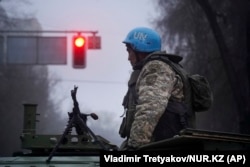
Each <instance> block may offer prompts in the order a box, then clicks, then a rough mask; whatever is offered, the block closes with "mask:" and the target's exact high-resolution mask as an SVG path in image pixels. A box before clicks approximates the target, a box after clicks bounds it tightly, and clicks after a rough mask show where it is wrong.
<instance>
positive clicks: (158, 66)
mask: <svg viewBox="0 0 250 167" xmlns="http://www.w3.org/2000/svg"><path fill="white" fill-rule="evenodd" d="M133 85H134V86H133ZM129 88H130V89H129V91H128V93H127V95H126V96H125V99H126V98H127V99H128V100H127V102H126V104H125V105H124V106H125V108H127V112H126V120H125V129H126V130H125V131H126V132H125V135H124V136H123V137H128V145H129V146H131V147H138V146H141V145H144V144H147V143H149V142H152V141H155V137H156V136H155V135H154V131H156V130H157V128H156V127H157V125H158V124H159V121H160V118H161V117H162V116H163V113H164V112H165V111H166V108H167V106H168V104H169V100H170V97H171V99H173V98H174V99H175V101H180V102H181V101H183V100H184V95H183V82H182V80H181V77H180V76H179V75H177V74H176V72H175V71H174V70H173V69H172V68H171V67H170V66H169V65H168V64H167V63H164V62H163V61H160V60H153V61H149V62H148V63H146V64H145V66H144V67H143V68H142V69H141V70H140V71H139V70H135V71H134V72H133V73H132V75H131V78H130V80H129ZM133 91H135V93H133ZM133 94H136V96H137V97H133ZM125 101H126V100H125ZM164 121H166V120H164V119H163V120H162V121H161V122H164ZM169 121H172V120H169ZM162 126H163V128H165V125H162ZM158 129H159V128H158ZM157 133H162V131H161V130H158V132H157ZM171 137H172V136H171Z"/></svg>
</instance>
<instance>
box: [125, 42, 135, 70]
mask: <svg viewBox="0 0 250 167" xmlns="http://www.w3.org/2000/svg"><path fill="white" fill-rule="evenodd" d="M127 52H128V61H130V64H131V66H132V67H133V66H134V65H135V64H136V56H135V52H134V51H133V50H132V49H131V48H130V47H127Z"/></svg>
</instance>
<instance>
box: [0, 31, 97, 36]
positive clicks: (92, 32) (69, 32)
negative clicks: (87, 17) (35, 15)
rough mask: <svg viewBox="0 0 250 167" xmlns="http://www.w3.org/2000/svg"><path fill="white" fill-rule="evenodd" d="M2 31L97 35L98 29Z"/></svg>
mask: <svg viewBox="0 0 250 167" xmlns="http://www.w3.org/2000/svg"><path fill="white" fill-rule="evenodd" d="M0 33H61V34H62V33H64V34H75V33H77V34H79V33H83V34H93V35H96V34H97V33H98V31H77V30H41V31H40V30H38V31H36V30H30V31H29V30H24V31H18V30H0Z"/></svg>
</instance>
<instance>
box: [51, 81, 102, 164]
mask: <svg viewBox="0 0 250 167" xmlns="http://www.w3.org/2000/svg"><path fill="white" fill-rule="evenodd" d="M77 88H78V87H76V86H75V87H74V90H71V96H72V100H73V103H74V107H73V111H72V112H71V113H68V115H69V121H68V124H67V126H66V128H65V130H64V132H63V135H62V136H61V138H60V140H59V141H58V142H57V144H56V146H55V147H54V148H53V150H52V151H51V153H50V155H49V157H48V159H47V160H46V162H47V163H49V162H50V160H51V158H52V157H53V155H54V154H55V152H56V150H57V149H58V148H59V146H60V144H61V143H62V142H63V140H64V139H65V137H66V135H68V134H69V133H71V131H72V128H73V127H75V129H76V132H77V134H78V135H83V134H85V135H86V136H88V137H91V138H92V139H93V140H94V142H97V143H98V144H99V145H100V147H101V148H102V149H104V150H106V147H105V146H104V144H103V143H102V142H101V141H100V140H98V138H97V137H96V135H95V134H94V133H93V132H92V130H91V129H90V128H89V127H88V126H87V125H86V121H87V116H91V117H92V118H93V119H95V120H96V119H98V116H97V115H96V114H94V113H91V114H83V113H81V112H80V110H79V106H78V102H77V100H76V92H77Z"/></svg>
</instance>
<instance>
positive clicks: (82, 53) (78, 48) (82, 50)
mask: <svg viewBox="0 0 250 167" xmlns="http://www.w3.org/2000/svg"><path fill="white" fill-rule="evenodd" d="M86 48H87V47H86V38H85V37H83V36H80V35H77V36H74V37H73V68H85V67H86Z"/></svg>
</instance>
